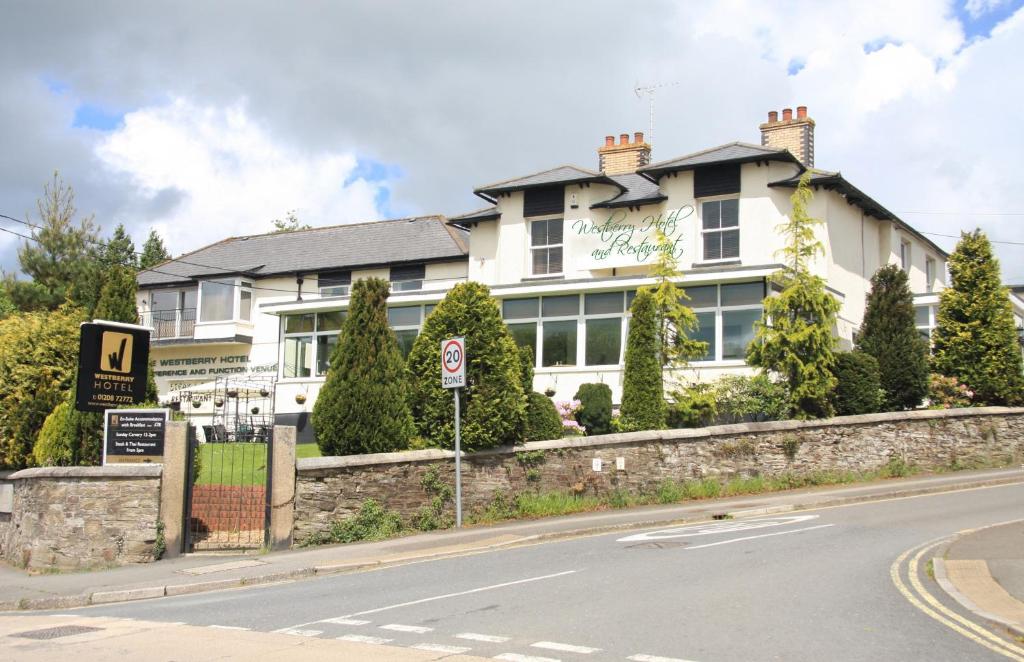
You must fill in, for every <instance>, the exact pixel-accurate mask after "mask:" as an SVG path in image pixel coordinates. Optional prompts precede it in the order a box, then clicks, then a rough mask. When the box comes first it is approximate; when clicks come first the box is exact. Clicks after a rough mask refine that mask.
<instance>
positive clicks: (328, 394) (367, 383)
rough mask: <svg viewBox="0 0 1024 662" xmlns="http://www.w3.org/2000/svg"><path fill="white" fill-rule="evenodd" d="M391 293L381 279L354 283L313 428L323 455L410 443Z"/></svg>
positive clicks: (384, 449)
mask: <svg viewBox="0 0 1024 662" xmlns="http://www.w3.org/2000/svg"><path fill="white" fill-rule="evenodd" d="M389 291H390V285H389V284H388V282H387V281H385V280H382V279H380V278H367V279H363V280H357V281H356V282H355V283H354V284H353V285H352V298H351V303H350V304H349V312H348V318H347V319H346V320H345V323H344V324H343V325H342V328H341V338H340V339H339V340H338V346H337V347H336V348H335V350H334V353H333V355H332V356H331V364H330V367H329V368H328V370H327V381H326V382H324V385H323V388H321V389H320V395H319V396H318V397H317V400H316V405H315V406H314V407H313V429H314V430H315V431H316V441H317V444H318V445H319V446H320V452H321V453H323V454H324V455H353V454H357V453H387V452H390V451H396V450H401V449H403V448H407V447H408V446H409V438H410V437H412V433H413V422H412V416H411V415H410V414H409V405H408V402H407V399H406V398H407V386H406V381H405V366H404V364H403V361H402V353H401V351H400V350H399V349H398V341H397V340H396V339H395V333H394V331H392V330H391V328H390V327H389V326H388V309H387V301H388V293H389Z"/></svg>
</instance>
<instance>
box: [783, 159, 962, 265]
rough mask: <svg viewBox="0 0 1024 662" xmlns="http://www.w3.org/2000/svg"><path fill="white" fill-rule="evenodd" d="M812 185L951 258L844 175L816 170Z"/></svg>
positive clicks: (793, 182)
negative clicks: (832, 192) (888, 222)
mask: <svg viewBox="0 0 1024 662" xmlns="http://www.w3.org/2000/svg"><path fill="white" fill-rule="evenodd" d="M799 183H800V177H799V176H797V177H790V178H788V179H781V180H779V181H777V182H769V184H768V186H773V187H785V188H796V186H797V184H799ZM810 183H811V184H812V185H813V186H820V187H821V188H824V189H825V190H827V191H835V192H836V193H839V194H840V195H842V196H843V197H844V198H846V201H847V202H848V203H850V204H852V205H857V206H858V207H860V208H861V209H862V210H863V211H864V213H865V214H867V215H868V216H873V217H875V218H877V219H879V220H881V221H893V222H894V223H896V224H897V225H898V226H899V227H900V228H901V229H902V230H904V231H906V232H909V233H910V234H912V235H914V236H915V237H917V238H918V239H920V240H921V241H923V242H924V243H926V244H928V245H929V246H931V247H932V248H933V249H934V250H936V251H937V252H938V253H939V255H942V256H944V257H948V256H949V254H948V253H947V252H946V251H944V250H942V249H941V248H939V247H938V246H937V245H936V244H935V242H933V241H932V240H931V239H928V238H927V237H925V236H924V235H922V234H921V233H920V232H918V231H917V230H915V229H914V228H912V227H910V226H909V225H907V224H906V223H905V222H904V221H903V219H901V218H899V217H898V216H896V214H894V213H892V212H891V211H889V210H888V209H886V208H885V207H883V206H882V205H881V204H879V203H878V202H876V201H875V200H874V198H872V197H871V196H869V195H868V194H867V193H864V192H863V191H861V190H860V189H859V188H857V187H856V186H854V185H853V184H851V183H850V182H848V181H847V180H846V178H845V177H843V173H841V172H831V171H829V170H820V169H817V168H816V169H814V170H812V171H811V182H810Z"/></svg>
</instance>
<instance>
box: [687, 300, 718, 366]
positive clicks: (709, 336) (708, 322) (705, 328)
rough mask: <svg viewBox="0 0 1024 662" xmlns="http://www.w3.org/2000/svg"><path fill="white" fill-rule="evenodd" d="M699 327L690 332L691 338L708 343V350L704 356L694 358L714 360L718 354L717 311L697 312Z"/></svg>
mask: <svg viewBox="0 0 1024 662" xmlns="http://www.w3.org/2000/svg"><path fill="white" fill-rule="evenodd" d="M696 315H697V328H696V329H694V330H693V331H691V332H690V338H692V339H693V340H698V341H700V342H705V343H707V344H708V351H707V352H705V353H704V356H701V357H697V358H694V359H693V360H694V361H714V360H715V357H716V356H718V352H717V350H716V346H717V344H716V342H715V317H716V315H715V312H714V311H711V312H703V313H696Z"/></svg>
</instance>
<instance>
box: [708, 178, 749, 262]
mask: <svg viewBox="0 0 1024 662" xmlns="http://www.w3.org/2000/svg"><path fill="white" fill-rule="evenodd" d="M699 200H700V215H699V218H698V219H697V220H698V223H697V229H698V230H697V231H698V233H699V235H700V256H701V260H700V264H714V263H720V262H735V261H737V260H739V259H740V257H741V255H742V254H743V251H742V250H741V246H740V242H741V241H742V239H743V237H742V231H741V229H740V228H741V223H740V196H739V195H738V194H735V193H730V194H728V195H716V196H709V197H706V198H700V199H699ZM726 200H735V201H736V225H730V226H722V225H721V203H722V202H725V201H726ZM714 203H718V204H719V227H717V228H711V229H707V228H705V227H704V205H706V204H714ZM733 231H735V232H736V256H735V257H721V255H722V253H724V251H722V250H721V247H722V244H721V239H719V244H718V245H719V255H720V257H715V258H709V257H707V245H706V243H705V242H706V240H707V239H706V238H707V237H708V235H710V234H713V233H715V234H718V235H719V236H721V235H722V234H724V233H725V232H733Z"/></svg>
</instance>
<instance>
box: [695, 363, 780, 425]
mask: <svg viewBox="0 0 1024 662" xmlns="http://www.w3.org/2000/svg"><path fill="white" fill-rule="evenodd" d="M713 386H714V394H715V402H716V403H717V404H718V420H719V422H721V423H745V422H748V421H754V422H761V421H779V420H782V419H784V418H786V417H787V416H788V415H789V394H788V392H787V390H786V384H785V383H783V382H777V381H772V379H771V378H770V377H769V376H768V375H765V374H763V373H762V374H758V375H754V376H752V377H745V376H743V375H723V376H722V377H720V378H719V379H718V381H716V382H715V383H714V385H713Z"/></svg>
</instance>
